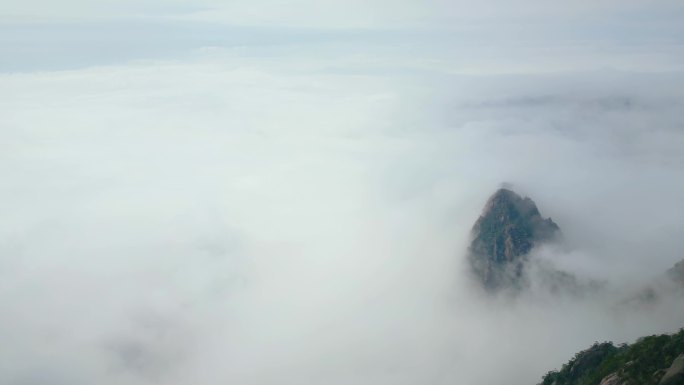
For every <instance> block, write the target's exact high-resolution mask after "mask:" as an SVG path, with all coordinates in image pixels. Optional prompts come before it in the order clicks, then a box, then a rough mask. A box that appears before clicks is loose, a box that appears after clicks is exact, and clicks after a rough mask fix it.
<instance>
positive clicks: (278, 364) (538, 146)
mask: <svg viewBox="0 0 684 385" xmlns="http://www.w3.org/2000/svg"><path fill="white" fill-rule="evenodd" d="M17 9H18V8H17ZM406 9H412V8H410V7H408V8H406ZM592 9H593V8H592ZM214 11H216V12H214ZM575 11H576V12H578V13H580V14H582V15H583V14H584V13H585V12H589V11H588V10H587V9H585V8H583V7H578V9H577V10H575ZM17 12H18V11H17ZM222 12H223V11H221V10H220V9H218V10H216V9H214V10H213V11H212V12H210V13H211V14H212V15H213V14H216V15H218V16H216V17H220V16H221V15H223V13H222ZM402 12H403V11H402ZM407 12H408V11H407ZM432 12H434V11H432ZM474 12H476V13H477V15H478V16H477V17H479V18H489V17H493V16H492V15H488V14H486V12H484V11H482V10H480V11H477V10H476V11H474ZM539 12H541V14H542V15H547V13H546V11H544V10H540V11H539ZM601 12H603V11H601ZM409 13H410V12H408V13H407V15H408V14H409ZM431 14H432V13H431ZM198 15H199V16H198ZM402 15H403V13H402ZM419 15H423V14H421V13H419ZM535 15H537V14H536V13H535ZM200 16H201V17H202V18H203V17H205V16H207V15H206V14H205V13H204V12H200V13H195V10H194V9H193V10H192V14H191V15H189V16H187V18H189V19H194V18H197V17H200ZM527 16H529V15H527ZM527 16H525V17H527ZM537 16H539V15H537ZM211 17H212V20H214V19H213V18H214V17H215V16H211ZM264 17H265V16H264ZM298 17H299V16H298ZM425 17H426V18H427V19H425V20H424V19H421V23H424V22H426V20H428V21H429V20H432V19H430V18H428V17H427V16H425ZM516 17H517V16H516ZM535 17H536V16H535ZM370 19H372V18H370ZM370 19H369V20H370ZM268 20H270V19H268ZM268 20H261V19H259V20H257V21H254V24H255V25H260V24H261V23H267V22H268ZM288 20H290V19H288ZM296 20H299V19H298V18H293V19H292V20H290V21H291V22H295V21H296ZM325 20H327V19H325V18H324V19H323V21H321V20H316V21H315V22H312V24H313V25H314V26H318V24H320V23H324V21H325ZM335 20H337V21H339V23H336V24H335V26H336V28H342V27H345V28H346V27H348V23H346V21H347V20H346V19H340V20H338V19H335ZM396 20H399V21H402V20H404V19H402V18H397V19H396ZM396 20H395V19H392V22H393V23H394V22H395V21H396ZM402 22H404V21H402ZM367 23H369V21H368V20H365V21H364V22H363V23H362V24H363V25H366V24H367ZM406 23H408V22H406ZM392 25H394V24H392ZM411 25H412V26H413V24H411ZM487 25H489V24H487ZM352 26H355V24H353V23H352ZM537 27H539V28H542V29H543V28H545V27H544V26H543V25H542V26H537ZM12 28H14V27H12ZM55 28H61V27H60V25H59V24H58V25H57V27H55ZM70 28H71V27H70ZM79 28H81V27H79ZM155 28H156V27H155ZM212 28H213V27H212ZM13 30H14V29H13ZM249 31H250V30H248V31H247V32H244V33H245V34H246V35H249V36H253V35H252V33H251V32H249ZM668 31H670V30H668ZM300 32H301V33H300ZM300 32H298V33H295V34H293V35H291V36H289V37H287V38H278V39H276V38H275V37H273V38H272V36H271V35H270V34H274V36H275V35H278V33H277V31H276V32H274V31H271V32H269V33H265V34H264V35H260V36H261V38H259V39H257V40H258V42H257V43H254V42H253V41H250V42H248V43H247V45H244V46H243V45H240V46H233V45H228V46H223V44H224V43H225V41H223V40H221V41H218V42H217V41H216V40H213V41H211V42H210V43H211V44H208V43H207V41H206V40H204V39H203V38H197V39H196V40H192V41H191V42H188V41H186V40H183V41H184V43H183V45H182V46H181V47H177V46H174V47H173V48H174V49H178V50H179V51H182V52H183V54H182V55H181V54H178V53H177V52H176V51H173V50H171V51H164V52H165V53H164V54H163V55H160V54H158V52H157V51H155V52H154V53H153V54H151V55H150V56H145V57H143V56H140V55H141V54H140V52H141V51H138V50H137V49H138V48H136V50H133V51H131V50H128V49H127V48H124V49H123V51H121V52H123V53H122V54H118V53H117V54H115V55H114V54H113V55H112V56H107V55H105V56H97V55H91V56H89V58H88V60H85V61H83V60H81V59H76V60H74V59H73V58H71V57H67V56H59V55H58V56H59V57H58V58H57V59H55V61H51V59H50V58H49V57H48V56H45V55H44V54H43V53H42V52H43V49H42V48H40V47H42V46H40V45H39V46H38V48H36V49H34V48H35V47H34V48H31V49H30V52H31V54H29V55H21V54H20V53H22V52H26V51H24V48H25V47H24V48H21V49H19V48H17V47H18V45H15V46H14V48H13V51H12V52H15V53H18V55H19V56H16V57H12V58H11V60H10V61H9V62H6V63H10V64H11V65H8V66H5V67H2V66H0V67H2V68H3V69H4V72H2V73H0V100H1V101H2V103H0V116H2V118H0V134H1V139H2V140H0V160H1V161H0V175H2V177H3V182H4V183H3V186H4V188H2V189H0V212H1V213H2V214H1V215H0V309H1V311H2V317H1V318H2V320H0V335H1V336H2V337H3V344H2V346H1V347H0V358H1V359H0V382H1V383H3V384H17V385H37V384H45V383H50V384H55V385H60V384H70V385H78V384H117V385H118V384H133V385H149V384H166V385H174V384H178V385H182V384H190V383H195V384H206V385H211V384H226V383H235V384H241V385H250V384H255V385H257V384H258V385H269V384H279V385H287V384H330V385H335V384H340V385H341V384H355V385H363V384H373V385H383V384H393V385H397V384H399V385H403V384H406V385H413V384H478V385H496V384H502V383H514V384H535V383H537V382H538V381H539V380H540V378H541V376H542V375H543V374H545V373H546V372H547V371H549V370H552V369H554V368H558V367H559V366H560V365H561V364H562V363H564V362H566V361H567V360H568V359H570V358H571V357H572V356H573V355H574V353H575V352H577V351H578V350H581V349H584V348H586V347H588V346H589V345H591V344H592V343H593V342H594V341H604V340H612V341H615V342H618V343H619V342H630V341H633V340H634V339H636V338H638V337H640V336H643V335H648V334H655V333H667V332H674V331H677V330H678V329H679V328H681V327H682V326H684V310H682V309H684V306H682V305H684V303H683V302H684V299H683V298H684V297H682V296H681V293H679V294H677V293H670V294H665V295H664V296H663V297H662V298H661V300H660V301H659V302H658V303H657V304H655V305H649V307H648V308H647V309H648V311H644V309H645V308H644V307H643V306H642V305H640V304H625V301H626V300H628V299H629V298H630V295H631V293H638V292H639V290H641V289H643V288H644V287H645V286H647V285H649V284H651V283H653V282H657V281H659V280H662V274H663V273H664V272H665V271H666V270H667V269H668V268H670V267H671V266H673V265H674V263H675V262H677V261H679V260H681V259H682V258H684V253H682V251H681V239H680V238H681V230H680V229H682V228H684V223H683V222H684V219H682V218H683V217H682V215H681V214H682V212H683V211H682V202H681V197H682V196H684V151H682V149H684V130H682V127H683V124H684V112H683V111H684V108H683V107H684V90H682V87H680V86H679V84H681V81H682V78H683V74H682V72H681V60H680V59H681V54H680V48H679V46H677V45H673V46H672V47H669V48H668V47H665V46H664V45H657V49H655V48H652V46H649V45H631V46H630V45H629V44H624V45H622V44H615V45H611V46H610V47H609V49H607V50H603V51H601V50H596V49H595V46H592V45H586V46H582V47H570V48H568V46H567V45H562V46H561V48H558V46H555V45H551V44H550V42H549V41H547V40H544V39H546V38H541V37H540V38H539V40H537V43H538V45H534V44H532V45H522V46H515V45H506V44H504V45H502V46H501V48H502V49H503V51H502V53H501V54H497V55H494V56H492V52H491V47H489V48H488V47H486V46H481V45H477V44H475V45H473V46H469V45H468V44H465V45H461V46H459V47H460V48H464V47H466V48H467V50H466V51H460V48H459V49H448V50H443V49H442V48H444V47H445V46H446V44H443V43H436V42H434V41H433V40H432V38H433V37H434V36H435V35H434V34H435V33H436V32H434V31H433V32H429V33H425V32H420V33H419V34H415V31H413V32H410V33H408V32H407V33H406V34H404V35H400V36H401V37H400V38H394V37H391V36H393V33H392V31H388V30H384V31H382V32H381V33H376V32H369V31H364V32H363V33H362V34H361V35H353V36H352V35H349V34H346V33H345V32H339V31H338V32H335V34H333V35H326V36H325V38H320V37H319V38H315V39H314V38H311V36H313V35H315V31H311V30H309V31H306V32H302V31H300ZM604 32H605V31H604ZM491 33H492V34H494V35H497V36H501V35H504V34H505V31H491ZM606 33H608V34H610V33H609V32H606ZM651 33H654V32H653V31H651ZM312 34H313V35H312ZM499 34H500V35H499ZM654 34H655V33H654ZM162 35H164V34H163V33H162V34H160V35H159V36H162ZM209 35H212V33H209ZM456 35H458V33H455V34H454V35H449V36H456ZM155 36H156V37H153V38H150V39H151V40H150V41H148V42H146V43H145V44H150V45H154V44H152V43H154V42H160V41H167V40H164V39H168V41H169V42H171V41H173V40H174V39H175V38H166V37H159V36H157V35H155ZM302 36H308V38H303V37H302ZM331 36H332V37H331ZM489 37H491V36H490V35H486V36H482V35H478V37H477V38H476V40H474V42H481V41H483V40H487V39H488V38H489ZM262 38H263V39H262ZM366 38H368V39H366ZM404 38H407V39H408V42H409V43H406V40H405V39H404ZM55 39H57V41H59V38H58V37H56V38H55ZM156 39H160V40H156ZM280 39H284V40H288V42H286V43H284V42H283V41H281V40H280ZM20 40H21V39H19V38H17V40H16V41H20ZM38 40H39V41H43V40H42V39H38ZM96 40H97V39H96ZM238 40H240V39H238ZM302 40H306V43H302ZM400 41H401V42H400ZM293 42H297V43H296V44H294V43H293ZM186 43H187V46H186V45H185V44H186ZM213 43H216V45H213ZM219 43H220V44H219ZM422 43H425V44H422ZM461 43H462V42H461ZM41 44H42V43H41ZM84 44H86V45H85V46H86V47H89V45H88V44H90V43H84ZM145 44H143V46H144V45H145ZM231 44H232V43H231ZM414 47H420V48H419V50H418V51H414V50H413V48H414ZM551 47H555V48H557V51H555V52H556V53H557V55H555V56H546V54H545V53H547V52H548V50H549V49H551ZM664 47H665V48H664ZM67 48H68V49H67ZM67 48H64V47H63V46H61V45H60V44H59V43H58V44H57V47H56V48H55V50H56V51H55V52H62V53H63V52H72V51H71V50H72V49H73V47H67ZM81 48H82V47H81ZM62 49H66V51H60V50H62ZM464 49H465V48H464ZM124 51H125V52H124ZM143 51H144V50H143ZM599 51H601V52H599ZM36 52H38V54H36ZM169 52H171V53H169ZM85 56H88V55H85ZM523 57H524V59H521V58H523ZM625 59H629V60H625ZM43 60H45V62H42V61H43ZM6 63H5V64H6ZM51 63H52V64H54V63H59V64H58V65H52V64H51ZM17 68H24V70H17ZM502 183H507V184H510V185H512V188H513V189H514V190H515V191H517V192H519V193H520V194H523V195H527V196H529V197H531V198H532V199H533V200H534V201H535V202H536V203H537V205H538V207H539V209H540V211H541V213H542V215H543V216H544V217H549V216H550V217H551V218H553V220H554V221H555V222H556V223H557V224H558V225H559V226H560V229H561V232H562V234H563V242H562V244H561V245H558V246H554V247H545V248H540V249H538V250H536V251H535V254H534V256H533V258H535V260H540V261H544V262H545V263H551V264H553V265H554V266H558V267H560V268H562V269H563V270H565V271H569V272H572V273H573V274H575V275H577V276H578V277H581V278H583V279H584V278H586V279H588V280H589V279H590V280H596V281H597V282H601V284H602V285H604V290H602V291H601V293H600V294H598V295H593V296H584V297H582V296H579V297H577V296H572V295H556V294H552V293H549V292H546V291H544V289H543V288H541V287H540V286H536V285H534V282H533V285H532V287H531V288H530V290H528V291H526V292H525V293H524V294H523V295H521V296H518V297H509V296H501V297H494V298H492V297H488V296H486V295H484V293H482V292H481V291H480V290H478V288H477V286H476V285H475V284H474V282H473V281H472V280H471V277H470V276H469V274H468V273H469V271H468V267H467V266H466V264H465V262H466V261H465V254H466V249H467V247H468V243H469V241H470V238H469V235H470V230H471V227H472V225H473V223H474V222H475V221H476V220H477V218H478V216H479V215H480V212H481V210H482V208H483V206H484V204H485V202H486V200H487V198H488V197H489V195H491V194H492V193H493V192H494V191H495V190H496V189H497V188H498V187H499V186H500V185H501V184H502Z"/></svg>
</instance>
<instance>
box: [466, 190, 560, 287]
mask: <svg viewBox="0 0 684 385" xmlns="http://www.w3.org/2000/svg"><path fill="white" fill-rule="evenodd" d="M559 233H560V229H559V227H558V225H556V223H554V222H553V220H551V219H550V218H546V219H545V218H543V217H542V216H541V213H540V212H539V209H538V208H537V205H536V204H535V203H534V202H533V201H532V199H530V198H528V197H524V198H523V197H521V196H520V195H518V194H516V193H515V192H513V191H511V190H509V189H506V188H501V189H499V190H497V191H496V192H495V193H494V195H492V196H491V197H490V198H489V200H488V201H487V204H486V205H485V207H484V210H483V212H482V215H481V216H480V218H479V219H478V220H477V221H476V222H475V225H474V226H473V229H472V232H471V235H472V241H471V243H470V246H469V248H468V257H467V258H468V262H469V264H470V267H471V269H472V272H473V274H474V275H475V277H476V278H477V279H478V280H479V281H480V282H481V283H482V286H483V287H484V288H485V289H486V290H487V291H490V292H494V291H498V290H501V289H506V288H521V287H522V286H523V285H524V281H525V279H524V272H525V264H526V262H527V260H528V255H529V253H530V251H532V249H533V248H534V247H535V246H536V245H539V244H541V243H544V242H548V241H552V240H553V239H555V238H556V237H557V236H558V234H559Z"/></svg>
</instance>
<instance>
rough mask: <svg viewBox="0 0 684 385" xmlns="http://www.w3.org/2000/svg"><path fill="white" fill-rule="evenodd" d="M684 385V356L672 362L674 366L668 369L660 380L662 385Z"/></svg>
mask: <svg viewBox="0 0 684 385" xmlns="http://www.w3.org/2000/svg"><path fill="white" fill-rule="evenodd" d="M682 384H684V354H680V355H679V357H677V358H675V359H674V361H672V365H670V368H669V369H667V372H665V375H664V376H663V378H662V379H661V380H660V385H682Z"/></svg>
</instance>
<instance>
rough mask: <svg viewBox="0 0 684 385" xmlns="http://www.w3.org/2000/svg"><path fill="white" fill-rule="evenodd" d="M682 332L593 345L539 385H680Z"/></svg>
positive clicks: (683, 360)
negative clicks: (626, 341) (616, 343)
mask: <svg viewBox="0 0 684 385" xmlns="http://www.w3.org/2000/svg"><path fill="white" fill-rule="evenodd" d="M682 384H684V329H682V330H680V331H679V332H678V333H676V334H673V335H668V334H663V335H653V336H649V337H643V338H641V339H639V340H638V341H637V342H635V343H633V344H631V345H627V344H622V345H619V346H615V345H613V343H611V342H604V343H595V344H594V345H593V346H591V347H590V348H589V349H587V350H584V351H581V352H579V353H577V354H575V357H574V358H573V359H571V360H570V361H569V362H568V363H566V364H565V365H563V366H562V368H561V369H560V370H558V371H551V372H549V373H547V374H546V375H545V376H544V377H543V378H542V382H541V383H540V385H682Z"/></svg>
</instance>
